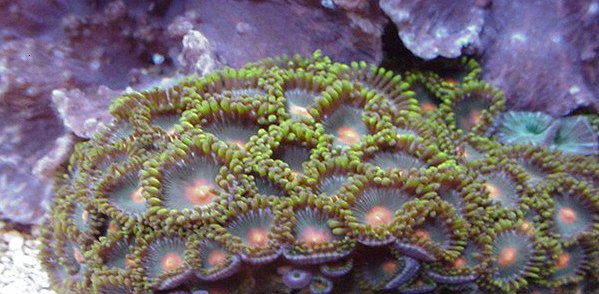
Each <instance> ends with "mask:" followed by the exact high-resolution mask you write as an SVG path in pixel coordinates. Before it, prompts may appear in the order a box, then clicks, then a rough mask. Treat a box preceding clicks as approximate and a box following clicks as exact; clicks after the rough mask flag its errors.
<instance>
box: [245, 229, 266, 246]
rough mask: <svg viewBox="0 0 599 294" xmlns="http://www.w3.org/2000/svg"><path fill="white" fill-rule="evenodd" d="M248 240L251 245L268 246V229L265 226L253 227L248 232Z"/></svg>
mask: <svg viewBox="0 0 599 294" xmlns="http://www.w3.org/2000/svg"><path fill="white" fill-rule="evenodd" d="M247 242H248V245H249V246H250V247H267V246H268V231H267V230H265V229H264V228H259V227H258V228H251V229H250V230H249V232H248V233H247Z"/></svg>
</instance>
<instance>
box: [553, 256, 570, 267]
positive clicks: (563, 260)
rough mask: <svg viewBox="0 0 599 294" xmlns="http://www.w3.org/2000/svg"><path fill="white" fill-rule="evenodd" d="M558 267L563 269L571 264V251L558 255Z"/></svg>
mask: <svg viewBox="0 0 599 294" xmlns="http://www.w3.org/2000/svg"><path fill="white" fill-rule="evenodd" d="M555 265H556V266H557V269H563V268H565V267H567V266H568V265H570V253H568V252H564V253H562V254H560V255H559V256H558V257H557V261H556V263H555Z"/></svg>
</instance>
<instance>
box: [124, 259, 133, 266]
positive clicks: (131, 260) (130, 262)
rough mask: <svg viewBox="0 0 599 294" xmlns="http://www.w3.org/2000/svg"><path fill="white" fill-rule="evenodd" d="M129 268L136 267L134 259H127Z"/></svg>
mask: <svg viewBox="0 0 599 294" xmlns="http://www.w3.org/2000/svg"><path fill="white" fill-rule="evenodd" d="M125 262H126V263H127V265H128V266H130V267H132V266H134V265H135V260H134V259H133V258H127V259H126V261H125Z"/></svg>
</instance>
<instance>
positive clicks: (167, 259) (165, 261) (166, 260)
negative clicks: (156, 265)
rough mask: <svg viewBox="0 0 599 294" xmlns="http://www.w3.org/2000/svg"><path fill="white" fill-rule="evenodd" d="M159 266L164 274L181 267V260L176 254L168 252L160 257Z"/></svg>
mask: <svg viewBox="0 0 599 294" xmlns="http://www.w3.org/2000/svg"><path fill="white" fill-rule="evenodd" d="M160 264H161V266H162V270H163V271H165V272H168V271H172V270H176V269H178V268H180V267H181V266H182V265H183V258H181V255H179V254H178V253H176V252H169V253H167V254H165V255H164V257H162V260H161V262H160Z"/></svg>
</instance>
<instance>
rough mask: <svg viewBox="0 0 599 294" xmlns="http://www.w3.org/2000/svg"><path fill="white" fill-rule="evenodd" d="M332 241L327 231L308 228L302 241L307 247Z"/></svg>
mask: <svg viewBox="0 0 599 294" xmlns="http://www.w3.org/2000/svg"><path fill="white" fill-rule="evenodd" d="M331 239H332V237H331V234H330V233H329V231H328V230H327V229H321V228H315V227H307V228H305V229H304V230H303V231H302V234H301V236H300V240H301V241H302V242H304V243H305V244H306V245H314V244H320V243H323V242H327V241H330V240H331Z"/></svg>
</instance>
